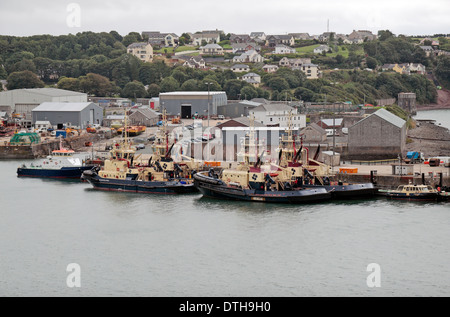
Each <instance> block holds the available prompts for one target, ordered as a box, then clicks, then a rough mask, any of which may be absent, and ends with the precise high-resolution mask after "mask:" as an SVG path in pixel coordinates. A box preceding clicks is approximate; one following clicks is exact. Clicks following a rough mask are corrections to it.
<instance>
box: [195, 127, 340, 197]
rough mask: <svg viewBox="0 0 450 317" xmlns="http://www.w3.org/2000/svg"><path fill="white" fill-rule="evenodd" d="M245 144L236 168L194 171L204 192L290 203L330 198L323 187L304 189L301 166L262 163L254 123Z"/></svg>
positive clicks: (217, 195)
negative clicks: (217, 170)
mask: <svg viewBox="0 0 450 317" xmlns="http://www.w3.org/2000/svg"><path fill="white" fill-rule="evenodd" d="M252 121H253V119H252V118H251V122H252ZM243 145H244V146H243V148H242V151H241V152H240V153H238V157H239V158H240V161H241V162H240V164H239V166H238V167H237V168H235V169H225V170H222V171H221V173H220V174H219V175H218V174H216V172H215V171H214V169H210V170H209V171H208V172H199V173H196V174H195V175H194V179H195V182H194V183H195V186H196V187H197V188H198V190H199V191H200V192H201V193H202V194H203V195H204V196H208V197H213V198H220V199H232V200H244V201H256V202H267V203H291V204H301V203H313V202H323V201H325V200H327V199H329V198H331V194H330V193H329V192H327V191H326V190H325V189H323V188H312V189H305V188H303V187H302V186H301V181H300V179H301V173H302V170H301V167H300V166H297V167H290V168H282V167H280V166H278V165H275V164H270V165H268V164H262V160H263V155H264V151H263V153H262V154H261V155H260V156H258V155H257V154H256V151H257V149H258V146H259V145H258V144H257V142H256V139H255V134H254V131H253V125H252V126H251V127H250V134H249V135H248V136H246V137H245V138H244V142H243ZM255 160H256V162H255V163H253V164H252V162H254V161H255Z"/></svg>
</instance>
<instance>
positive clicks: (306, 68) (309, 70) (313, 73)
mask: <svg viewBox="0 0 450 317" xmlns="http://www.w3.org/2000/svg"><path fill="white" fill-rule="evenodd" d="M291 69H292V70H301V71H302V72H303V73H305V75H306V78H308V79H317V78H319V75H320V71H319V65H316V64H312V63H306V64H301V65H300V66H295V67H292V68H291Z"/></svg>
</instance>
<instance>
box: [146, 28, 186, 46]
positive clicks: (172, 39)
mask: <svg viewBox="0 0 450 317" xmlns="http://www.w3.org/2000/svg"><path fill="white" fill-rule="evenodd" d="M142 37H144V38H148V43H150V44H151V45H153V46H160V47H161V46H164V47H173V46H177V45H178V42H179V39H180V38H179V36H178V35H176V34H175V33H161V32H156V31H154V32H142Z"/></svg>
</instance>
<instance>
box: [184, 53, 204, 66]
mask: <svg viewBox="0 0 450 317" xmlns="http://www.w3.org/2000/svg"><path fill="white" fill-rule="evenodd" d="M183 66H186V67H190V68H200V69H203V68H206V63H205V60H204V59H203V58H202V57H201V56H192V57H191V58H190V59H188V60H187V61H185V62H184V64H183Z"/></svg>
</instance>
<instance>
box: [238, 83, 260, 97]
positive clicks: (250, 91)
mask: <svg viewBox="0 0 450 317" xmlns="http://www.w3.org/2000/svg"><path fill="white" fill-rule="evenodd" d="M241 96H242V97H243V99H244V100H251V99H253V98H258V92H257V91H256V89H255V88H253V87H252V86H244V87H242V89H241Z"/></svg>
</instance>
